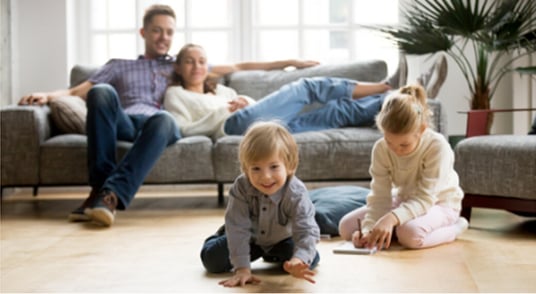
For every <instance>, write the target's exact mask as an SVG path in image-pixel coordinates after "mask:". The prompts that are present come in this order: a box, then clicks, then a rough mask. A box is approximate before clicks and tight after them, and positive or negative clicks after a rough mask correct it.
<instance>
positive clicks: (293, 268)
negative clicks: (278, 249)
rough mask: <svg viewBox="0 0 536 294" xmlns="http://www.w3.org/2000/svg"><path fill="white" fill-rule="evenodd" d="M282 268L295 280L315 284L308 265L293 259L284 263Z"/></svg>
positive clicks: (312, 273)
mask: <svg viewBox="0 0 536 294" xmlns="http://www.w3.org/2000/svg"><path fill="white" fill-rule="evenodd" d="M283 268H284V269H285V271H287V272H288V273H289V274H291V275H292V276H293V277H295V278H299V279H305V280H307V281H308V282H310V283H313V284H314V283H315V280H313V278H312V277H313V276H314V275H315V273H314V272H313V271H312V270H310V269H309V265H307V264H306V263H304V262H303V261H301V260H299V259H297V258H295V257H293V258H291V259H290V260H287V261H285V263H284V264H283Z"/></svg>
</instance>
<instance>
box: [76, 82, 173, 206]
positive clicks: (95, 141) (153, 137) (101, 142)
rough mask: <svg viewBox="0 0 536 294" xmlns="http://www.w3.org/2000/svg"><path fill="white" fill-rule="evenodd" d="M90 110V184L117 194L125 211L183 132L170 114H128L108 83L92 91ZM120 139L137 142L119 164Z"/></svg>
mask: <svg viewBox="0 0 536 294" xmlns="http://www.w3.org/2000/svg"><path fill="white" fill-rule="evenodd" d="M87 108H88V112H87V122H86V129H87V140H88V169H89V185H90V186H91V187H92V188H93V189H96V190H101V189H108V190H111V191H113V192H114V193H115V194H116V195H117V197H118V200H119V203H118V207H117V208H118V209H125V208H126V207H127V206H128V205H129V204H130V201H131V200H132V199H133V198H134V195H135V194H136V192H137V191H138V188H139V187H140V186H141V184H142V183H143V180H144V179H145V177H146V176H147V174H148V173H149V171H150V170H151V168H152V167H153V165H154V164H155V163H156V161H157V160H158V158H159V157H160V155H161V154H162V152H163V151H164V150H165V149H166V147H167V146H169V145H171V144H173V143H175V142H176V141H177V140H178V139H179V138H180V132H179V129H178V127H177V126H176V124H175V121H174V120H173V117H171V115H169V114H168V113H167V112H163V111H161V112H157V113H156V114H154V115H152V116H145V115H127V114H126V113H125V112H124V110H123V108H122V107H121V105H120V103H119V96H118V94H117V92H116V91H115V89H114V88H113V87H112V86H110V85H108V84H98V85H95V86H94V87H93V88H91V90H90V91H89V92H88V96H87ZM118 140H123V141H129V142H133V145H132V147H131V148H130V149H129V150H128V152H127V153H126V155H125V156H124V157H123V158H122V159H121V161H120V162H119V163H117V161H116V158H117V157H116V150H117V148H116V147H117V141H118Z"/></svg>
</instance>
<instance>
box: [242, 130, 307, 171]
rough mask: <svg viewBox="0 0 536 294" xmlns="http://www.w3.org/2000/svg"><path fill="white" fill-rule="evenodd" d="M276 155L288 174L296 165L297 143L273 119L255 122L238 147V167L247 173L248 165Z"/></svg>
mask: <svg viewBox="0 0 536 294" xmlns="http://www.w3.org/2000/svg"><path fill="white" fill-rule="evenodd" d="M274 155H278V156H279V157H280V158H281V159H282V161H283V162H284V164H285V167H286V169H287V171H288V172H289V175H292V174H294V171H296V169H297V167H298V161H299V154H298V145H297V144H296V141H295V140H294V137H293V136H292V135H291V134H290V132H289V131H288V130H287V129H286V128H285V127H284V126H282V125H281V124H279V123H278V122H275V121H265V122H256V123H254V124H253V125H251V126H250V127H249V128H248V130H247V132H246V134H245V135H244V138H243V139H242V142H241V143H240V148H239V160H240V168H241V169H242V172H244V173H246V174H247V170H248V167H249V166H251V165H252V164H253V163H254V162H258V161H259V160H264V159H268V158H270V157H272V156H274Z"/></svg>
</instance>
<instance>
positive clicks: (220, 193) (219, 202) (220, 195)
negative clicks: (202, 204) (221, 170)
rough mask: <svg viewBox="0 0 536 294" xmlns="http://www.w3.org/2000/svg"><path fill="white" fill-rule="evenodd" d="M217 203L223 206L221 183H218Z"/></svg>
mask: <svg viewBox="0 0 536 294" xmlns="http://www.w3.org/2000/svg"><path fill="white" fill-rule="evenodd" d="M218 205H219V206H223V183H218Z"/></svg>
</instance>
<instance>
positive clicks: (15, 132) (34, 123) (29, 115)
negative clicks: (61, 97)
mask: <svg viewBox="0 0 536 294" xmlns="http://www.w3.org/2000/svg"><path fill="white" fill-rule="evenodd" d="M49 114H50V109H49V108H48V106H7V107H5V108H2V109H0V122H1V124H0V125H1V142H0V143H1V145H0V146H1V161H0V163H1V164H2V172H1V185H2V186H15V185H25V186H26V185H37V184H38V183H39V152H40V146H41V143H43V142H44V141H45V140H46V139H47V138H49V137H50V136H51V124H50V118H49Z"/></svg>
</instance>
